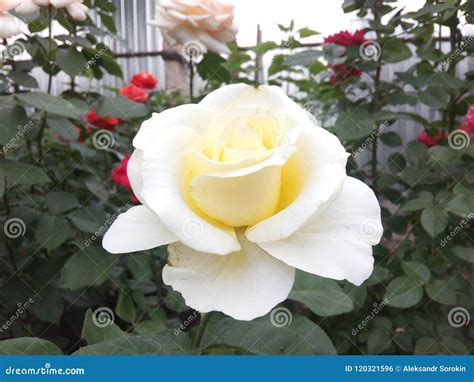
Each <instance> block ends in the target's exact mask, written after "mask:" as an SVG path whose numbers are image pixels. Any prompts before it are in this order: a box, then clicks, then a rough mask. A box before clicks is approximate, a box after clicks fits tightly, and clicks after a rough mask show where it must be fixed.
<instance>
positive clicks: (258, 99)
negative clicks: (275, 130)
mask: <svg viewBox="0 0 474 382" xmlns="http://www.w3.org/2000/svg"><path fill="white" fill-rule="evenodd" d="M244 104H256V105H262V106H265V107H266V108H268V109H269V110H270V111H271V112H272V113H278V112H285V113H286V114H288V115H290V116H291V117H292V118H293V119H295V120H297V121H298V122H299V123H300V124H302V125H307V124H312V123H311V120H310V119H309V116H308V113H307V112H306V111H305V110H304V109H303V108H302V107H301V106H299V105H298V104H297V103H295V102H294V101H292V100H291V99H290V98H289V97H288V96H287V95H286V94H285V92H284V91H283V90H282V89H280V88H279V87H277V86H268V85H260V86H258V87H254V86H250V85H246V84H233V85H227V86H223V87H221V88H219V89H217V90H214V91H213V92H212V93H210V94H208V95H207V96H206V97H204V98H203V99H202V101H201V102H199V105H200V106H203V107H207V108H209V109H212V110H215V111H218V112H222V111H224V110H225V109H227V108H229V107H233V106H238V105H244Z"/></svg>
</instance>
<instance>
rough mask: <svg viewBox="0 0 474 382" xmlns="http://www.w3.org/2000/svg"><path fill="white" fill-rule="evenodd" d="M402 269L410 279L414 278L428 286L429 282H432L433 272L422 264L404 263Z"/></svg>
mask: <svg viewBox="0 0 474 382" xmlns="http://www.w3.org/2000/svg"><path fill="white" fill-rule="evenodd" d="M402 268H403V271H404V272H405V273H406V275H407V276H408V277H410V278H412V277H414V278H416V279H418V281H419V282H420V283H422V284H426V283H427V282H428V281H430V278H431V272H430V270H429V269H428V268H427V267H426V266H425V265H423V264H422V263H419V262H417V261H404V262H403V263H402Z"/></svg>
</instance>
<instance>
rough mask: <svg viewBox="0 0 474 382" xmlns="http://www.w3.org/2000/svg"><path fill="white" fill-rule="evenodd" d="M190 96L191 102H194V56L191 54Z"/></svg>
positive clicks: (189, 65)
mask: <svg viewBox="0 0 474 382" xmlns="http://www.w3.org/2000/svg"><path fill="white" fill-rule="evenodd" d="M188 68H189V98H190V100H191V103H193V102H194V57H193V56H192V55H191V56H190V57H189V63H188Z"/></svg>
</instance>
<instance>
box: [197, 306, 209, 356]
mask: <svg viewBox="0 0 474 382" xmlns="http://www.w3.org/2000/svg"><path fill="white" fill-rule="evenodd" d="M210 316H211V314H210V313H201V321H200V322H199V326H198V328H197V332H196V337H194V341H193V348H197V347H199V345H201V340H202V336H203V335H204V332H205V330H206V325H207V322H208V321H209V317H210Z"/></svg>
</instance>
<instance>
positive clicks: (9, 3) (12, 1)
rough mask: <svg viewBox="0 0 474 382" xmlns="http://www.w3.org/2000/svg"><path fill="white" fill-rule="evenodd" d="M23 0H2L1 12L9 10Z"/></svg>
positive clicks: (0, 3) (0, 2)
mask: <svg viewBox="0 0 474 382" xmlns="http://www.w3.org/2000/svg"><path fill="white" fill-rule="evenodd" d="M20 3H21V0H1V1H0V12H8V11H11V10H12V9H15V8H16V7H18V6H19V5H20Z"/></svg>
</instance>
